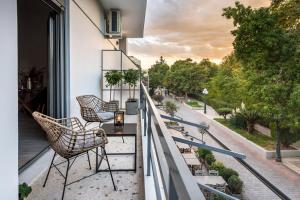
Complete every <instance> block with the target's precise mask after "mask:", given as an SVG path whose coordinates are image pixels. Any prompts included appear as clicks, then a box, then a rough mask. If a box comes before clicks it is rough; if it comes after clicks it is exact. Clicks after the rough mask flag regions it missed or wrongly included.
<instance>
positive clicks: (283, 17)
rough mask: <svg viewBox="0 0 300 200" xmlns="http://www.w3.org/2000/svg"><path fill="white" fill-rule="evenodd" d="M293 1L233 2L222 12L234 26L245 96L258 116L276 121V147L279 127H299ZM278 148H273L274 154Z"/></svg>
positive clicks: (299, 39) (299, 66)
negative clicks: (264, 4)
mask: <svg viewBox="0 0 300 200" xmlns="http://www.w3.org/2000/svg"><path fill="white" fill-rule="evenodd" d="M297 3H298V2H297ZM297 3H296V2H292V1H290V2H288V1H279V0H277V1H274V2H273V3H272V7H271V8H269V7H267V8H259V9H252V8H251V7H245V6H244V5H242V4H240V3H238V2H237V3H236V5H235V7H228V8H226V9H224V13H223V15H224V16H226V17H227V18H228V19H233V24H234V26H235V27H236V29H235V30H233V31H232V34H233V35H234V36H235V39H234V43H233V45H234V54H235V56H236V58H237V59H238V60H239V61H240V62H241V63H242V66H243V71H244V73H245V74H246V77H247V82H248V87H247V88H248V91H247V93H248V96H249V97H251V100H252V103H254V104H256V105H257V106H258V107H259V108H260V113H261V115H262V116H264V117H265V118H269V119H270V121H272V122H274V123H275V122H276V123H277V124H278V126H277V131H276V133H277V134H278V137H276V138H277V144H278V145H277V146H278V147H280V145H279V144H280V140H281V139H282V137H281V136H280V134H282V133H281V131H280V129H284V128H288V129H297V128H299V127H300V121H299V119H300V118H299V113H298V112H294V111H295V108H296V107H295V105H293V102H294V98H293V94H294V92H295V91H297V85H298V84H299V82H300V76H299V72H300V59H299V57H300V36H299V35H300V34H299V31H298V30H297V29H298V28H297V26H298V23H299V22H298V19H297V18H298V17H299V15H297V14H296V15H294V14H295V13H297V12H299V5H298V4H297ZM287 5H288V6H287ZM288 11H291V12H288ZM293 15H294V16H293ZM294 25H295V27H293V26H294ZM296 93H297V92H296ZM247 104H248V102H247ZM292 105H293V106H292ZM298 105H299V104H298ZM248 128H249V124H248ZM250 129H251V126H250ZM298 134H299V133H298ZM279 151H280V148H277V149H276V153H277V155H279Z"/></svg>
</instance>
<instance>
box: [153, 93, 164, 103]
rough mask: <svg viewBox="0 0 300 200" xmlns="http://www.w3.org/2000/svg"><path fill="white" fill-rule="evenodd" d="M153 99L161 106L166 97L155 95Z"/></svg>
mask: <svg viewBox="0 0 300 200" xmlns="http://www.w3.org/2000/svg"><path fill="white" fill-rule="evenodd" d="M152 98H153V99H154V101H156V102H157V103H158V104H159V105H161V103H162V101H163V100H164V96H163V95H161V94H156V95H153V96H152Z"/></svg>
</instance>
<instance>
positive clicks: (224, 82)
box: [206, 55, 246, 109]
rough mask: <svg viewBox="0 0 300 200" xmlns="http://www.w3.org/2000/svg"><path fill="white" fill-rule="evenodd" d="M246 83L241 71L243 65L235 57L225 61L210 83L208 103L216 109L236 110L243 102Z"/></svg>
mask: <svg viewBox="0 0 300 200" xmlns="http://www.w3.org/2000/svg"><path fill="white" fill-rule="evenodd" d="M245 86H246V81H245V78H244V76H243V73H242V70H241V64H240V63H239V62H238V61H237V59H236V58H235V56H234V55H230V56H227V57H225V58H224V59H223V62H222V64H221V65H220V67H219V68H218V70H217V72H216V74H215V76H213V77H212V78H211V80H210V81H209V82H208V84H207V87H208V90H209V94H208V95H207V99H206V100H207V102H208V104H209V105H211V106H213V107H214V108H216V109H218V108H222V107H228V108H236V107H237V106H239V105H240V104H241V102H242V100H243V94H245V92H246V91H245Z"/></svg>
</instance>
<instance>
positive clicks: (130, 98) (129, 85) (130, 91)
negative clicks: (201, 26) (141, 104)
mask: <svg viewBox="0 0 300 200" xmlns="http://www.w3.org/2000/svg"><path fill="white" fill-rule="evenodd" d="M129 99H131V87H130V85H129Z"/></svg>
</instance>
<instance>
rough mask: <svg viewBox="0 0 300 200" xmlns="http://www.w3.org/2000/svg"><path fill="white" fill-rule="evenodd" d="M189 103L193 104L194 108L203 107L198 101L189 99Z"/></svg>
mask: <svg viewBox="0 0 300 200" xmlns="http://www.w3.org/2000/svg"><path fill="white" fill-rule="evenodd" d="M186 104H187V105H189V106H192V107H193V108H201V107H202V105H200V104H199V102H198V101H188V102H186Z"/></svg>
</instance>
